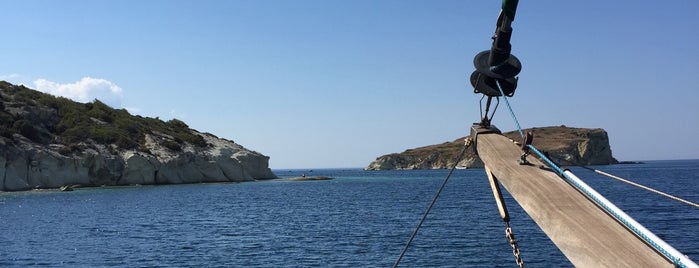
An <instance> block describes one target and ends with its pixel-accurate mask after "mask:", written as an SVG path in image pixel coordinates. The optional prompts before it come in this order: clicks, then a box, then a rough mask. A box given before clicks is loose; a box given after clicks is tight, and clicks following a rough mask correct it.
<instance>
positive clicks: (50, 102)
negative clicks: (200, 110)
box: [0, 81, 277, 191]
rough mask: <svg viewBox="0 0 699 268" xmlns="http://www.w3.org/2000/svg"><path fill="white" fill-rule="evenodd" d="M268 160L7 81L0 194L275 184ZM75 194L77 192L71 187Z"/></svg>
mask: <svg viewBox="0 0 699 268" xmlns="http://www.w3.org/2000/svg"><path fill="white" fill-rule="evenodd" d="M268 163H269V157H267V156H265V155H263V154H261V153H258V152H255V151H251V150H248V149H246V148H244V147H243V146H242V145H239V144H237V143H235V142H233V141H230V140H226V139H222V138H218V137H216V136H215V135H213V134H209V133H201V132H199V131H196V130H194V129H191V128H189V126H187V124H185V123H184V122H182V121H180V120H177V119H173V120H169V121H162V120H160V119H158V118H147V117H141V116H134V115H131V114H129V113H128V111H126V110H124V109H112V108H111V107H109V106H107V105H105V104H104V103H102V102H100V101H98V100H95V101H94V102H91V103H77V102H73V101H71V100H68V99H66V98H61V97H55V96H51V95H48V94H44V93H41V92H38V91H35V90H32V89H29V88H26V87H24V86H17V85H12V84H9V83H7V82H4V81H0V191H20V190H29V189H37V188H59V187H61V186H66V185H70V186H119V185H138V184H180V183H200V182H242V181H253V180H259V179H273V178H276V177H277V176H276V175H275V174H274V173H273V172H272V171H271V170H270V169H269V165H268ZM71 188H72V187H71Z"/></svg>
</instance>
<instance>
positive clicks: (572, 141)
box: [366, 126, 618, 170]
mask: <svg viewBox="0 0 699 268" xmlns="http://www.w3.org/2000/svg"><path fill="white" fill-rule="evenodd" d="M526 131H532V133H533V134H534V142H533V145H534V146H536V148H537V149H539V150H541V151H544V152H546V153H548V154H549V156H550V157H551V158H552V159H553V160H554V161H556V162H559V164H562V165H608V164H616V163H618V161H617V160H616V159H614V157H612V150H611V148H610V146H609V138H608V136H607V132H606V131H604V130H603V129H600V128H595V129H589V128H570V127H565V126H560V127H543V128H531V129H526V130H525V132H526ZM504 135H505V136H507V137H509V138H510V139H513V140H516V141H519V140H521V138H520V137H519V132H516V131H513V132H507V133H504ZM465 138H466V137H463V138H459V139H456V140H454V141H452V142H445V143H442V144H436V145H430V146H425V147H419V148H414V149H408V150H406V151H404V152H402V153H393V154H387V155H384V156H381V157H378V158H376V160H374V161H373V162H371V163H370V164H369V166H368V167H367V168H366V169H367V170H393V169H445V168H451V167H452V166H453V165H454V161H455V160H456V154H458V153H459V152H461V149H462V148H463V144H464V140H465ZM462 159H463V160H461V162H459V163H458V165H457V167H462V168H479V167H483V162H482V161H481V160H480V158H479V157H478V156H477V155H476V154H475V152H474V150H472V149H469V150H466V154H465V155H464V156H463V158H462Z"/></svg>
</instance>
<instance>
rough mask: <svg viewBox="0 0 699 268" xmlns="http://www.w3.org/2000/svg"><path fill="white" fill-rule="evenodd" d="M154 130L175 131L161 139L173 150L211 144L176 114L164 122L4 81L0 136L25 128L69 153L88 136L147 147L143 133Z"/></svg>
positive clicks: (37, 138) (129, 146)
mask: <svg viewBox="0 0 699 268" xmlns="http://www.w3.org/2000/svg"><path fill="white" fill-rule="evenodd" d="M154 133H158V134H164V135H161V136H164V137H172V139H167V140H166V141H163V145H164V146H165V147H167V148H169V149H170V150H173V151H180V150H182V145H183V142H187V143H190V144H193V145H196V146H200V147H204V146H208V144H207V143H206V141H205V140H204V138H203V137H201V136H199V135H196V134H193V133H192V132H191V130H190V128H189V126H188V125H187V124H185V123H184V122H182V121H180V120H177V119H172V120H169V121H167V122H163V121H162V120H160V119H157V118H147V117H141V116H134V115H131V114H129V112H128V111H126V110H125V109H113V108H111V107H109V106H108V105H106V104H104V103H103V102H101V101H99V100H94V101H93V102H91V103H78V102H74V101H71V100H69V99H67V98H63V97H55V96H52V95H49V94H44V93H41V92H39V91H35V90H32V89H29V88H26V87H24V86H15V85H12V84H9V83H7V82H4V81H0V136H3V137H5V138H8V139H12V138H13V135H14V134H21V135H22V136H24V137H26V138H28V139H30V140H32V141H34V142H37V143H42V144H47V143H62V144H64V145H66V148H64V149H62V152H61V153H64V154H67V153H70V152H73V151H75V150H77V149H79V148H80V145H79V144H80V143H83V142H84V143H89V141H90V140H91V141H93V142H95V143H98V144H115V145H117V146H118V147H119V148H123V149H140V150H145V135H146V134H154Z"/></svg>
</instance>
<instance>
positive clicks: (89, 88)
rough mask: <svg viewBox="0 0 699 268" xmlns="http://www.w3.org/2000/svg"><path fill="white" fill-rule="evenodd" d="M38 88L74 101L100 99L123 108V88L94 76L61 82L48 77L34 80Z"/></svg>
mask: <svg viewBox="0 0 699 268" xmlns="http://www.w3.org/2000/svg"><path fill="white" fill-rule="evenodd" d="M34 88H36V90H39V91H42V92H46V93H49V94H52V95H56V96H62V97H66V98H69V99H72V100H74V101H79V102H91V101H93V100H94V99H98V100H100V101H102V102H104V103H106V104H107V105H109V106H111V107H112V108H121V96H122V95H121V92H122V89H121V88H120V87H119V86H117V85H115V84H114V83H112V82H110V81H108V80H104V79H100V78H92V77H83V78H82V79H80V81H77V82H75V83H70V84H61V83H57V82H53V81H49V80H46V79H37V80H34Z"/></svg>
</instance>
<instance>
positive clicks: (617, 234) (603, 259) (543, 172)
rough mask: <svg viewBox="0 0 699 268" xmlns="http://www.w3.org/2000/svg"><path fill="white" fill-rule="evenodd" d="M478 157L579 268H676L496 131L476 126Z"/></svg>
mask: <svg viewBox="0 0 699 268" xmlns="http://www.w3.org/2000/svg"><path fill="white" fill-rule="evenodd" d="M474 129H476V130H475V131H474V133H473V134H472V135H473V136H472V138H475V143H476V145H475V146H476V149H477V152H478V155H479V156H480V158H481V160H483V163H484V164H485V166H486V170H487V171H489V172H490V173H491V174H490V175H492V176H493V177H495V178H496V180H497V181H499V182H500V183H501V184H502V185H503V186H504V187H505V189H506V190H507V191H508V192H509V193H510V194H511V195H512V197H514V199H515V200H516V201H517V203H519V205H520V206H521V207H522V208H523V209H524V211H525V212H526V213H527V214H529V216H530V217H531V218H532V219H533V220H534V222H536V224H537V225H538V226H539V227H540V228H541V229H542V230H543V231H544V233H546V235H547V236H548V237H549V238H550V239H551V241H553V243H554V244H555V245H556V246H557V247H558V248H559V249H560V250H561V252H563V254H564V255H565V256H566V257H567V258H568V259H569V260H570V261H571V263H573V264H574V265H575V266H577V267H673V266H674V265H673V263H672V262H670V261H669V260H668V259H667V258H665V257H664V256H663V255H662V254H660V253H659V252H657V251H656V250H654V249H653V248H652V247H650V246H649V245H648V244H647V243H646V242H644V241H643V240H642V239H640V238H639V237H638V236H637V235H635V234H634V233H633V232H631V231H630V230H629V229H627V228H626V227H625V226H624V225H623V224H621V223H620V222H619V221H617V220H616V219H615V218H614V217H612V216H610V215H609V214H608V213H606V212H605V211H604V210H603V209H602V208H600V207H599V206H598V205H596V204H595V203H594V202H593V201H591V200H590V199H588V198H587V197H586V196H585V195H584V194H583V193H581V192H580V191H579V190H577V189H576V188H575V187H573V186H572V185H570V184H569V183H568V182H566V181H565V180H564V179H562V178H561V177H559V176H558V175H557V174H556V173H554V172H552V171H551V170H547V169H542V168H540V167H542V166H544V164H543V163H542V162H541V161H539V160H538V159H535V158H533V157H532V158H530V159H529V162H530V164H529V165H522V164H520V163H519V159H520V156H521V154H522V150H521V148H520V147H519V146H517V145H516V144H515V143H513V142H512V141H511V140H510V139H508V138H506V137H505V136H502V135H500V133H499V132H498V131H493V130H492V129H494V128H489V129H480V131H479V130H478V127H477V126H474Z"/></svg>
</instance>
